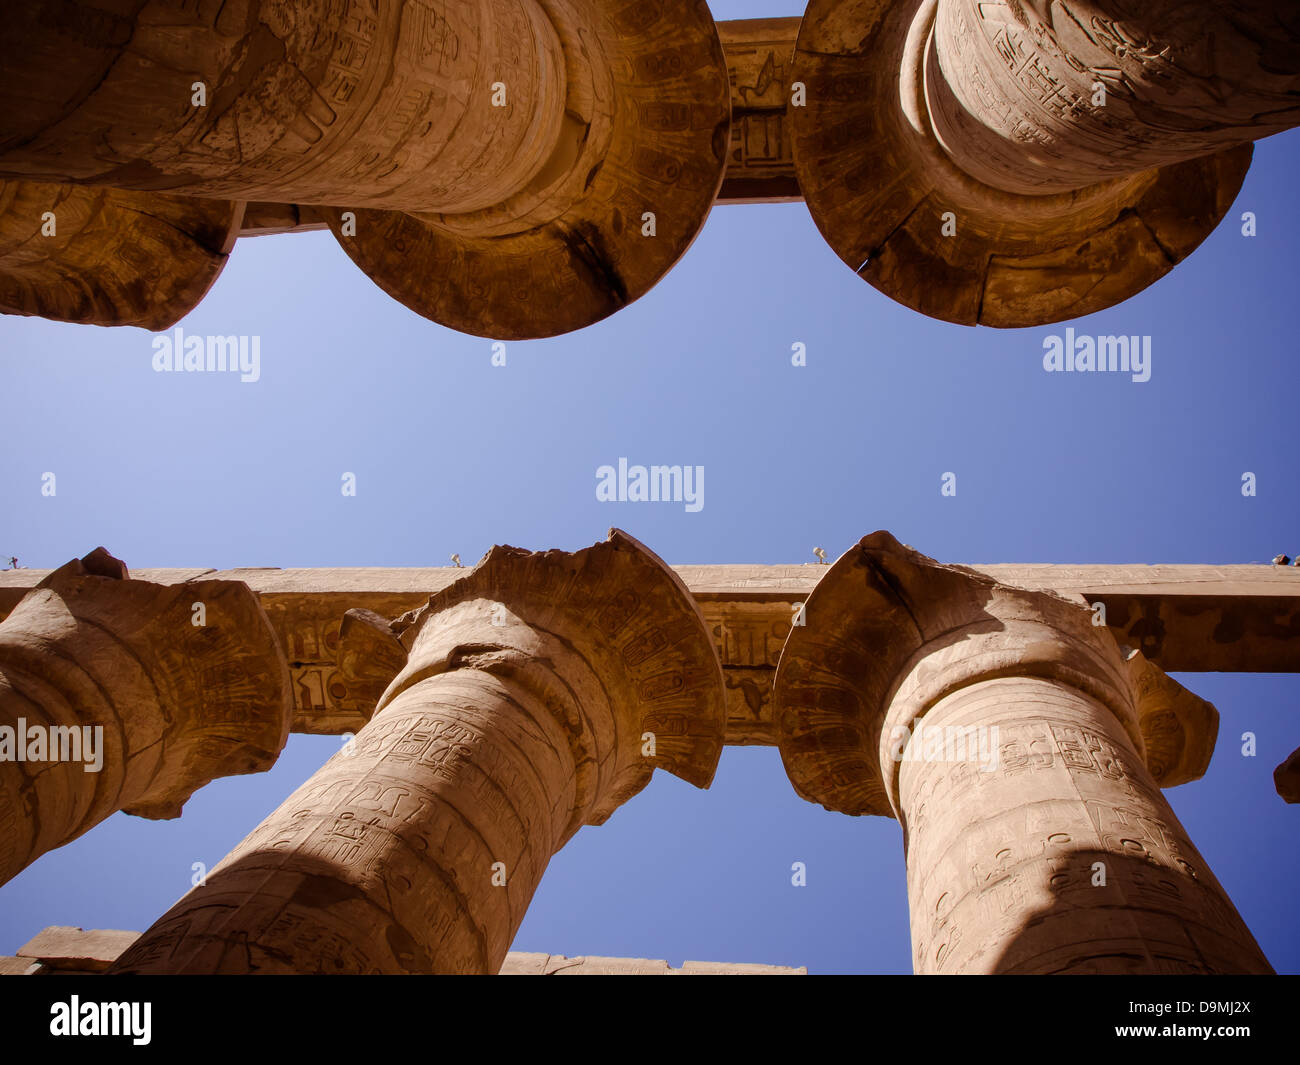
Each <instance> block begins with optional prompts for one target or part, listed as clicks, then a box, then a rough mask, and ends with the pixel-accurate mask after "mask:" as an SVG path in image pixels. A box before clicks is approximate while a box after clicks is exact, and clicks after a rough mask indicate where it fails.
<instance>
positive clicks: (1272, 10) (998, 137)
mask: <svg viewBox="0 0 1300 1065" xmlns="http://www.w3.org/2000/svg"><path fill="white" fill-rule="evenodd" d="M923 62H924V64H925V88H926V99H927V103H928V110H929V114H930V118H931V121H932V123H933V125H934V130H935V133H936V135H937V136H938V138H939V140H940V142H941V143H942V144H943V146H944V148H945V150H946V151H947V152H948V154H949V155H951V156H952V158H953V160H954V162H956V163H957V165H958V166H960V167H961V168H962V170H964V171H965V172H966V173H968V174H970V175H971V176H972V177H975V178H976V179H978V180H980V181H983V182H985V183H986V184H989V185H994V186H996V187H998V188H1002V189H1007V190H1008V191H1010V192H1020V193H1027V194H1035V193H1045V192H1068V191H1069V190H1071V189H1078V188H1082V187H1083V186H1085V185H1092V184H1095V183H1097V182H1098V181H1101V180H1103V179H1105V178H1109V177H1117V176H1122V175H1124V174H1132V173H1135V172H1136V171H1139V170H1147V169H1149V168H1151V167H1155V166H1169V165H1171V164H1174V163H1180V162H1184V161H1186V160H1188V159H1195V158H1197V157H1199V156H1203V155H1212V154H1214V153H1215V152H1218V151H1222V150H1224V149H1225V148H1232V147H1234V146H1235V145H1238V144H1242V143H1245V142H1246V141H1252V140H1258V139H1259V138H1261V137H1267V136H1269V135H1270V134H1273V133H1278V132H1281V131H1282V130H1286V129H1290V128H1291V127H1292V126H1295V125H1297V124H1300V98H1298V97H1297V90H1300V12H1297V11H1296V9H1295V8H1294V6H1290V5H1287V4H1279V3H1276V2H1275V0H1234V2H1232V3H1214V2H1207V0H1196V2H1186V0H1181V2H1177V3H1173V2H1169V0H1159V2H1152V0H1052V2H1050V3H1047V2H1043V0H1039V2H1037V3H1018V4H1015V5H1013V4H1011V3H1009V2H1006V0H996V2H993V3H990V2H988V0H939V4H938V8H937V11H936V13H935V18H934V27H933V30H932V31H931V32H930V34H929V39H928V42H927V45H926V52H925V56H924V59H923Z"/></svg>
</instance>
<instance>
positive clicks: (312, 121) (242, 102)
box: [0, 0, 565, 212]
mask: <svg viewBox="0 0 1300 1065" xmlns="http://www.w3.org/2000/svg"><path fill="white" fill-rule="evenodd" d="M137 6H139V5H137ZM70 7H71V8H72V10H70ZM22 8H23V10H21V11H20V12H18V13H17V14H16V16H15V18H14V20H13V21H12V23H11V24H10V32H8V33H7V34H6V41H5V48H4V56H5V60H4V74H3V76H0V115H3V116H4V118H3V119H2V120H0V176H4V177H10V178H30V179H34V180H43V181H70V182H83V183H90V184H101V185H111V186H113V187H115V188H121V189H136V190H141V191H172V192H179V193H183V194H185V195H187V196H209V197H218V198H222V199H232V200H245V199H262V200H275V201H283V202H300V203H312V204H325V205H341V206H352V207H357V206H371V207H387V208H395V209H405V210H425V211H445V212H457V211H472V210H478V209H481V208H485V207H489V206H491V205H493V204H496V203H499V202H500V201H502V200H504V199H506V198H507V197H508V196H509V195H510V194H511V192H513V191H515V190H517V189H519V188H521V187H523V186H524V185H526V184H527V183H528V181H529V180H530V179H531V178H532V177H533V176H534V175H535V174H536V173H537V172H538V171H539V170H540V169H541V168H542V166H543V164H544V163H545V162H546V161H547V159H548V158H549V157H550V155H551V153H552V151H553V150H554V148H555V146H556V138H557V136H558V133H559V130H560V125H561V121H562V117H563V111H564V100H565V88H564V86H565V72H564V56H563V53H562V50H561V48H560V44H559V39H558V37H557V36H556V33H555V30H554V28H553V27H552V25H551V23H550V21H549V19H548V17H547V14H546V12H545V10H544V9H543V8H542V6H541V5H540V4H539V3H537V0H452V2H450V3H446V4H439V5H426V4H422V3H399V2H396V0H394V2H392V3H382V4H378V5H369V4H365V5H363V4H358V3H342V4H336V3H327V2H325V0H308V2H303V3H292V4H286V3H277V2H272V0H238V2H231V3H224V4H205V5H195V4H190V3H180V2H177V0H149V2H147V3H145V4H144V5H143V6H140V7H139V10H138V11H136V12H135V13H134V14H130V15H115V14H111V13H108V12H105V11H102V10H99V9H98V8H94V9H92V8H90V7H89V6H83V5H66V4H53V3H45V4H42V3H34V4H31V5H22ZM200 92H201V93H202V97H201V98H200V97H196V94H197V93H200ZM196 99H199V100H200V101H201V102H196ZM494 99H495V102H494Z"/></svg>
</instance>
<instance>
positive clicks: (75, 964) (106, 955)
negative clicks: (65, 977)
mask: <svg viewBox="0 0 1300 1065" xmlns="http://www.w3.org/2000/svg"><path fill="white" fill-rule="evenodd" d="M139 938H140V933H139V932H121V931H117V930H116V929H111V928H93V929H83V928H73V927H69V926H67V925H51V926H50V927H49V928H45V929H42V930H41V931H40V932H38V933H37V934H36V935H35V937H33V938H32V939H30V940H28V942H26V943H24V944H23V945H22V946H21V947H19V948H18V957H20V958H24V959H27V961H28V964H29V965H30V964H31V963H32V961H37V962H39V963H40V964H41V965H42V966H44V967H45V968H47V969H57V970H71V971H76V972H104V971H105V970H107V969H108V967H109V966H110V965H112V964H113V962H114V961H116V960H117V957H118V955H120V954H121V953H122V951H124V950H126V948H127V947H129V946H130V945H131V944H132V943H134V942H135V941H136V940H137V939H139Z"/></svg>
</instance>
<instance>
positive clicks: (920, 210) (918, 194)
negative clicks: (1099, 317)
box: [789, 0, 1300, 327]
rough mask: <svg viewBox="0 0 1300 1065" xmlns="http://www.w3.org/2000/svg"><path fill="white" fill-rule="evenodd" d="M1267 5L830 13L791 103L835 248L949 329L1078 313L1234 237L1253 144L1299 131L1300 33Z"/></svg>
mask: <svg viewBox="0 0 1300 1065" xmlns="http://www.w3.org/2000/svg"><path fill="white" fill-rule="evenodd" d="M1284 7H1285V5H1276V4H1272V3H1267V2H1265V0H1246V2H1242V3H1233V4H1216V3H1211V2H1209V0H1194V2H1185V3H1178V4H1174V3H1167V2H1165V3H1150V2H1147V0H1060V2H1053V3H1051V4H1048V3H1046V2H1037V0H1035V2H1032V3H1030V2H1026V3H1019V2H1011V0H901V2H897V3H896V2H894V0H811V2H810V3H809V5H808V10H807V13H806V15H805V17H804V20H803V23H802V25H801V26H800V29H799V38H798V41H797V44H796V52H795V61H794V65H793V69H792V80H793V81H794V82H797V83H801V84H802V85H803V87H804V91H805V94H806V105H805V106H792V107H791V108H790V110H789V114H790V120H791V123H792V125H793V154H794V163H795V171H796V173H797V175H798V178H799V185H800V188H801V189H802V190H803V192H804V197H805V199H806V200H807V203H808V207H809V210H810V211H811V212H812V215H813V218H814V220H815V221H816V222H817V225H818V228H819V229H820V230H821V232H822V234H823V236H825V237H826V239H827V241H828V242H829V243H830V244H831V246H832V247H833V248H834V249H835V251H836V253H837V254H838V255H839V256H840V258H841V259H843V260H844V261H845V263H847V264H848V265H849V267H850V268H852V269H853V270H854V271H855V272H857V273H858V274H859V275H860V276H861V277H862V278H863V279H864V280H866V281H867V282H868V283H869V284H871V285H873V286H874V287H876V288H878V289H879V290H880V291H882V292H884V293H885V294H886V295H888V296H890V297H891V298H892V299H895V300H897V301H898V302H900V303H903V304H906V305H907V306H909V307H913V308H914V309H916V310H919V311H921V312H922V313H924V314H927V315H930V316H931V317H935V318H940V319H943V320H945V321H950V322H958V323H962V324H966V325H975V324H982V325H992V326H999V327H1017V326H1030V325H1041V324H1044V323H1047V322H1056V321H1061V320H1063V319H1067V318H1074V317H1079V316H1081V315H1084V314H1089V313H1092V312H1094V311H1098V310H1103V309H1105V308H1107V307H1110V306H1113V305H1114V304H1116V303H1119V302H1121V301H1123V300H1125V299H1127V298H1128V297H1129V296H1132V295H1133V294H1134V293H1137V292H1140V291H1141V290H1142V289H1143V288H1145V287H1146V286H1147V285H1150V284H1151V283H1152V282H1153V281H1155V280H1157V279H1158V278H1160V277H1162V276H1163V275H1164V274H1165V273H1167V272H1168V271H1169V270H1170V269H1172V268H1173V266H1175V265H1176V264H1177V263H1178V262H1180V261H1181V260H1182V259H1183V258H1185V257H1186V256H1187V255H1189V254H1190V253H1191V252H1192V251H1193V250H1194V249H1195V248H1196V246H1197V245H1198V244H1200V242H1201V241H1202V240H1204V239H1205V237H1206V236H1208V235H1209V233H1210V232H1211V231H1212V230H1213V229H1214V227H1215V226H1216V225H1218V223H1219V221H1220V219H1222V218H1223V216H1224V214H1225V212H1226V211H1227V210H1228V208H1229V207H1230V206H1231V204H1232V199H1233V197H1234V196H1235V195H1236V193H1237V190H1238V189H1239V188H1240V186H1241V182H1242V179H1243V178H1244V176H1245V173H1246V169H1247V167H1248V166H1249V162H1250V156H1251V146H1250V143H1249V142H1250V141H1251V140H1253V139H1256V138H1259V137H1264V136H1267V135H1269V134H1272V133H1276V132H1278V131H1280V130H1284V129H1289V128H1291V127H1292V126H1295V125H1296V124H1298V123H1300V104H1297V90H1300V24H1298V23H1297V20H1296V16H1295V14H1294V13H1293V12H1285V11H1283V8H1284Z"/></svg>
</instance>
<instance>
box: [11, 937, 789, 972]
mask: <svg viewBox="0 0 1300 1065" xmlns="http://www.w3.org/2000/svg"><path fill="white" fill-rule="evenodd" d="M139 936H140V933H139V932H118V931H111V930H108V929H99V928H97V929H90V930H83V929H81V928H68V927H63V926H58V925H56V926H53V927H50V928H46V929H44V930H43V931H41V932H40V933H38V934H37V935H36V937H35V938H34V939H32V940H31V942H29V943H27V944H26V945H25V946H24V947H23V948H22V949H21V950H20V951H19V955H20V956H19V957H16V958H6V957H0V976H33V975H47V974H52V973H62V972H67V973H74V972H75V973H78V974H86V975H92V974H94V973H100V972H104V971H105V970H106V969H107V968H108V967H109V965H110V964H111V963H112V962H113V961H115V960H116V959H117V958H118V957H119V956H120V955H121V954H122V952H123V951H125V950H126V948H127V947H129V946H130V945H131V944H132V943H133V942H135V940H136V939H138V938H139ZM807 974H808V970H807V969H806V968H804V967H799V968H793V967H790V966H786V965H753V964H748V963H732V962H716V961H688V962H685V963H683V965H682V967H681V968H680V969H673V968H670V967H669V965H668V963H667V962H665V961H648V960H646V959H644V958H597V957H579V958H567V957H565V956H564V955H563V954H533V953H528V952H524V951H514V950H512V951H510V952H509V953H508V954H507V955H506V959H505V961H504V962H502V964H501V970H500V975H502V976H551V975H555V976H645V975H662V976H806V975H807Z"/></svg>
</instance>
